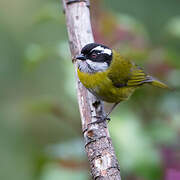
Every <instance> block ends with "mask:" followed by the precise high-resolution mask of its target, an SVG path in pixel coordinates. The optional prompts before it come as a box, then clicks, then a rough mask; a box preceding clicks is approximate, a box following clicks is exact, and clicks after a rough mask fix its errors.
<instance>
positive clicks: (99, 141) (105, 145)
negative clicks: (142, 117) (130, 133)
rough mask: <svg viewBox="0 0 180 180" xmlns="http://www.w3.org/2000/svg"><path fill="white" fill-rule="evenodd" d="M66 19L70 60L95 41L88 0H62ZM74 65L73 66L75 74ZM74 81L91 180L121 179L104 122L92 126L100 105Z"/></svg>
mask: <svg viewBox="0 0 180 180" xmlns="http://www.w3.org/2000/svg"><path fill="white" fill-rule="evenodd" d="M62 2H63V6H64V12H65V16H66V24H67V30H68V36H69V45H70V50H71V54H72V57H74V56H75V55H77V54H79V53H80V51H81V48H82V47H83V46H84V45H86V44H87V43H91V42H94V38H93V35H92V30H91V23H90V13H89V2H88V0H62ZM76 70H77V65H76V63H75V71H76ZM76 79H77V96H78V102H79V110H80V114H81V122H82V130H83V135H84V139H85V149H86V153H87V156H88V160H89V163H90V168H91V173H92V177H93V179H96V180H104V179H108V180H112V179H113V180H120V179H121V177H120V169H119V165H118V161H117V158H116V156H115V152H114V148H113V146H112V141H111V138H110V135H109V131H108V129H107V124H106V122H103V123H99V124H91V123H92V122H95V121H97V117H102V116H103V114H104V106H103V103H102V102H100V103H99V100H98V99H97V98H96V97H95V96H94V95H92V94H91V93H90V92H89V91H88V90H87V89H86V88H85V87H84V86H83V85H82V84H81V82H80V81H79V79H78V77H77V73H76Z"/></svg>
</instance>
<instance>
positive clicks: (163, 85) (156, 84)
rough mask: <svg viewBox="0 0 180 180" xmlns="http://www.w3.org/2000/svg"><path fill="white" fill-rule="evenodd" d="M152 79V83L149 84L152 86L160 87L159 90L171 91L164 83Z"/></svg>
mask: <svg viewBox="0 0 180 180" xmlns="http://www.w3.org/2000/svg"><path fill="white" fill-rule="evenodd" d="M151 78H152V81H151V82H149V84H151V85H152V86H155V87H159V88H164V89H170V88H169V87H168V86H167V85H166V84H164V83H163V82H161V81H159V80H157V79H155V78H153V77H151Z"/></svg>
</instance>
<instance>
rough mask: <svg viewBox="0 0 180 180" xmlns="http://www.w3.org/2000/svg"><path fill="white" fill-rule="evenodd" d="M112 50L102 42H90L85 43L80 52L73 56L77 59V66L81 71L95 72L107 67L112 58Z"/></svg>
mask: <svg viewBox="0 0 180 180" xmlns="http://www.w3.org/2000/svg"><path fill="white" fill-rule="evenodd" d="M112 55H113V53H112V50H111V49H110V48H109V47H107V46H104V45H102V44H97V43H90V44H87V45H85V46H84V47H83V48H82V50H81V54H79V55H77V56H76V57H75V58H76V59H77V60H78V68H79V69H80V71H82V72H87V73H95V72H101V71H105V70H106V69H108V67H109V66H110V64H111V60H112Z"/></svg>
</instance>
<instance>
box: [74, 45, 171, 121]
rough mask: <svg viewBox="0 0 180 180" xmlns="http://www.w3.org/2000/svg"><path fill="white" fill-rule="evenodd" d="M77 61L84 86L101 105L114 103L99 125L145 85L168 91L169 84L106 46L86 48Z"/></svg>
mask: <svg viewBox="0 0 180 180" xmlns="http://www.w3.org/2000/svg"><path fill="white" fill-rule="evenodd" d="M75 59H76V61H77V74H78V77H79V80H80V81H81V83H82V84H83V85H84V86H85V87H86V88H87V89H88V90H89V91H90V92H91V93H92V94H93V95H95V96H96V97H97V98H98V99H99V101H100V100H102V101H105V102H108V103H113V106H112V108H111V110H110V111H109V112H108V113H107V114H106V116H105V117H103V118H101V119H100V120H97V122H103V121H105V120H109V118H108V117H109V115H110V113H111V112H112V110H113V109H114V108H115V107H116V106H117V105H118V104H119V103H120V102H122V101H125V100H128V99H129V97H130V96H131V95H132V94H133V92H134V91H135V90H136V89H137V88H139V87H140V86H142V85H144V84H149V85H152V86H155V87H159V88H164V89H168V86H167V85H166V84H164V83H163V82H161V81H159V80H157V79H156V78H154V77H152V76H151V75H149V74H147V73H145V72H144V70H143V69H142V68H141V67H139V66H138V65H136V64H135V63H134V62H133V61H131V60H129V59H128V58H125V57H123V56H122V55H121V54H120V53H119V52H117V51H116V50H114V49H111V48H109V47H108V46H106V45H103V44H99V43H89V44H86V45H85V46H84V47H83V48H82V49H81V53H80V54H78V55H76V56H75Z"/></svg>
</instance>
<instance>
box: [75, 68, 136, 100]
mask: <svg viewBox="0 0 180 180" xmlns="http://www.w3.org/2000/svg"><path fill="white" fill-rule="evenodd" d="M107 73H108V71H106V72H97V73H92V74H89V73H84V72H81V71H80V70H79V69H78V76H79V79H80V81H81V82H82V84H83V85H84V86H85V87H86V88H87V89H89V90H90V91H91V92H92V93H93V94H94V95H96V96H97V97H99V98H100V99H101V100H103V101H106V102H111V103H115V102H120V101H124V100H127V98H128V97H129V96H130V95H131V94H132V93H133V91H134V90H135V88H133V87H121V88H117V87H115V86H113V84H112V81H111V80H110V79H109V78H108V76H107Z"/></svg>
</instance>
